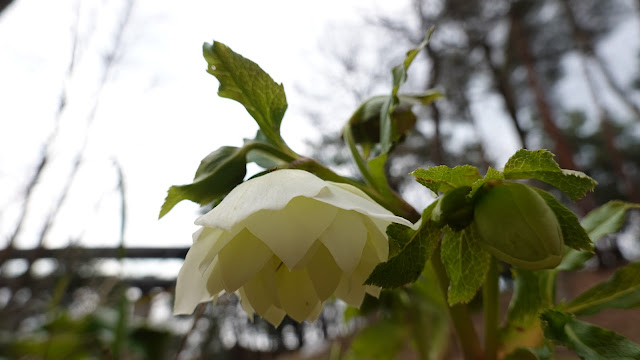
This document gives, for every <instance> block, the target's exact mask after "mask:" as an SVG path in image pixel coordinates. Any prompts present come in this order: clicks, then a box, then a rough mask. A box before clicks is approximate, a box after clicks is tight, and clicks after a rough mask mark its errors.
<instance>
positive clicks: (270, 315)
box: [260, 306, 287, 327]
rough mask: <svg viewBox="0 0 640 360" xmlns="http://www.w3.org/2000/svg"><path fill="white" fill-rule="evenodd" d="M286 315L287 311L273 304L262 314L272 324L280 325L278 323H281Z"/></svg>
mask: <svg viewBox="0 0 640 360" xmlns="http://www.w3.org/2000/svg"><path fill="white" fill-rule="evenodd" d="M285 315H287V313H286V312H285V311H284V310H282V309H280V308H277V307H275V306H272V307H270V308H269V309H268V310H267V311H266V312H265V313H264V314H262V315H260V316H262V317H263V318H264V319H265V320H267V321H268V322H269V323H271V325H273V326H275V327H278V325H280V323H281V322H282V319H284V316H285Z"/></svg>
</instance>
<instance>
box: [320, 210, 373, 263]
mask: <svg viewBox="0 0 640 360" xmlns="http://www.w3.org/2000/svg"><path fill="white" fill-rule="evenodd" d="M362 218H363V216H362V215H361V214H359V213H357V212H355V211H344V210H340V211H339V212H338V214H336V217H335V218H334V219H333V222H332V223H331V225H330V226H329V227H328V228H327V229H326V230H325V231H324V232H323V233H322V235H320V239H319V240H320V241H321V242H322V243H323V244H324V245H325V246H326V247H327V249H329V251H330V252H331V254H332V255H333V258H334V259H335V260H336V264H338V266H340V268H341V269H342V271H344V273H345V274H347V275H350V274H351V273H352V272H353V270H354V269H355V268H356V266H358V263H359V262H360V256H362V249H363V248H364V244H365V243H366V242H367V229H366V228H365V226H364V224H363V223H362Z"/></svg>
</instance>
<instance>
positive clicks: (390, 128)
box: [380, 29, 433, 154]
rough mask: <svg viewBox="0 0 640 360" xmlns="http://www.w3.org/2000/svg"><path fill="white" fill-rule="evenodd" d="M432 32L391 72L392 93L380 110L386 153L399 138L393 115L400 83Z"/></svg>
mask: <svg viewBox="0 0 640 360" xmlns="http://www.w3.org/2000/svg"><path fill="white" fill-rule="evenodd" d="M432 33H433V29H431V30H429V32H428V33H427V36H426V37H425V39H424V41H422V43H420V45H418V47H416V48H415V49H411V50H409V51H408V52H407V55H406V57H405V59H404V61H403V62H402V64H401V65H398V66H396V67H394V68H393V70H392V71H391V74H392V75H393V87H392V89H391V95H390V96H389V97H388V98H387V100H386V101H385V103H384V104H383V105H382V111H381V112H380V145H381V148H382V153H383V154H386V153H388V152H389V150H391V146H392V145H393V142H394V141H395V139H397V138H398V128H397V127H396V124H395V123H394V121H393V118H392V116H393V112H394V111H395V109H396V107H397V106H398V104H399V103H400V99H399V98H398V90H399V89H400V85H402V84H404V83H405V82H406V81H407V70H409V66H411V63H412V62H413V60H414V59H415V57H416V55H418V53H419V52H420V51H422V49H424V48H425V47H426V46H427V44H429V39H430V38H431V34H432Z"/></svg>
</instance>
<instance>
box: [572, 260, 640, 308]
mask: <svg viewBox="0 0 640 360" xmlns="http://www.w3.org/2000/svg"><path fill="white" fill-rule="evenodd" d="M638 306H640V262H636V263H631V264H629V265H627V266H625V267H623V268H620V269H618V270H616V272H615V273H614V274H613V276H611V278H609V279H608V280H607V281H604V282H601V283H599V284H597V285H595V286H593V287H591V288H590V289H589V290H587V291H585V292H583V293H582V294H580V295H579V296H578V297H576V298H575V299H573V300H571V301H570V302H569V303H568V304H567V307H566V309H565V310H566V311H568V312H571V313H574V314H576V315H590V314H595V313H598V312H600V311H602V310H604V309H610V308H615V309H632V308H635V307H638Z"/></svg>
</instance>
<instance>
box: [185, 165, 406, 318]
mask: <svg viewBox="0 0 640 360" xmlns="http://www.w3.org/2000/svg"><path fill="white" fill-rule="evenodd" d="M391 222H396V223H400V224H404V225H407V226H411V223H410V222H409V221H407V220H405V219H403V218H400V217H397V216H394V215H393V214H392V213H391V212H389V211H388V210H386V209H385V208H383V207H382V206H380V205H378V204H377V203H375V202H374V201H373V200H371V199H370V198H369V197H368V196H367V195H366V194H365V193H364V192H362V191H361V190H359V189H357V188H355V187H353V186H351V185H346V184H341V183H334V182H329V181H324V180H322V179H320V178H318V177H316V176H315V175H313V174H311V173H308V172H306V171H302V170H278V171H274V172H272V173H269V174H266V175H263V176H261V177H258V178H255V179H252V180H249V181H246V182H244V183H243V184H241V185H239V186H237V187H236V188H235V189H233V191H231V192H230V193H229V194H228V195H227V197H226V198H225V199H224V200H223V201H222V202H221V203H220V204H219V205H218V206H216V207H215V208H214V209H213V210H211V211H210V212H208V213H207V214H205V215H203V216H201V217H199V218H198V219H196V222H195V223H196V225H201V226H202V228H200V229H199V230H198V231H196V232H195V233H194V234H193V239H194V243H193V246H192V247H191V249H190V250H189V252H188V253H187V257H186V259H185V262H184V264H183V266H182V269H180V273H179V275H178V281H177V285H176V298H175V305H174V313H175V314H190V313H192V312H193V310H194V309H195V307H196V305H197V304H198V303H200V302H205V301H211V300H215V299H216V298H217V296H218V295H219V294H221V293H222V292H226V293H228V294H230V293H233V292H237V293H238V295H239V297H240V300H241V303H242V306H243V308H244V310H245V311H246V312H247V313H248V314H249V315H250V316H251V315H252V314H253V313H254V312H255V313H257V314H258V315H260V316H262V317H263V318H265V319H266V320H267V321H269V322H270V323H271V324H273V325H276V326H277V325H278V324H279V323H280V322H281V321H282V319H283V318H284V316H285V314H288V315H289V316H290V317H291V318H293V319H294V320H296V321H304V320H309V321H313V320H315V319H316V318H317V317H318V315H319V314H320V311H321V310H322V305H323V303H324V301H325V300H326V299H328V298H329V297H330V296H332V295H334V296H336V297H337V298H340V299H342V300H344V301H345V302H347V303H348V304H350V305H353V306H359V305H360V304H361V303H362V299H363V298H364V295H365V292H368V293H370V294H372V295H374V296H377V295H378V294H379V292H380V289H379V288H377V287H373V286H365V285H363V283H364V281H365V280H366V279H367V277H368V276H369V274H370V273H371V271H373V268H374V267H375V266H376V265H378V264H379V263H380V262H383V261H386V260H387V258H388V255H389V244H388V239H387V237H386V234H385V229H386V227H387V225H389V224H390V223H391Z"/></svg>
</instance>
